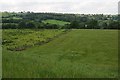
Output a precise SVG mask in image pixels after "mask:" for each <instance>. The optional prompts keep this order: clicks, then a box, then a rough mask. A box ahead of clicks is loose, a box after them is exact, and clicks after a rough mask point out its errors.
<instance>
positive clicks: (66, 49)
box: [3, 30, 118, 78]
mask: <svg viewBox="0 0 120 80" xmlns="http://www.w3.org/2000/svg"><path fill="white" fill-rule="evenodd" d="M3 35H4V36H5V33H4V32H3ZM9 35H11V34H8V35H6V36H9ZM4 36H3V37H4ZM31 37H32V38H34V36H31ZM23 42H24V41H23ZM117 45H118V31H117V30H71V31H69V32H67V33H66V34H63V35H61V36H59V37H58V38H54V39H53V40H52V41H50V42H49V43H46V44H44V45H36V46H34V47H32V48H28V49H27V50H23V51H10V50H7V49H6V48H5V47H3V78H61V77H62V78H115V77H117V76H118V73H117V72H118V46H117Z"/></svg>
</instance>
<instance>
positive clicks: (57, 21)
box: [42, 19, 70, 26]
mask: <svg viewBox="0 0 120 80" xmlns="http://www.w3.org/2000/svg"><path fill="white" fill-rule="evenodd" d="M42 22H43V23H49V24H56V25H60V26H64V25H65V24H70V23H69V22H65V21H59V20H52V19H48V20H44V21H42Z"/></svg>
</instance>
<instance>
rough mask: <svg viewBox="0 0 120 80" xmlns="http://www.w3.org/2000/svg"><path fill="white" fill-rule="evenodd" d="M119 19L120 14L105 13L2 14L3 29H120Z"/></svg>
mask: <svg viewBox="0 0 120 80" xmlns="http://www.w3.org/2000/svg"><path fill="white" fill-rule="evenodd" d="M118 20H119V16H118V15H103V14H91V15H84V14H60V13H33V12H20V13H8V12H3V16H2V21H3V22H2V23H3V29H9V28H10V29H18V28H20V29H21V28H24V29H26V28H27V29H28V28H29V29H33V28H34V29H38V28H39V29H43V28H44V29H66V28H67V29H120V28H119V24H120V21H118ZM8 23H9V24H8ZM69 23H70V25H69ZM14 24H17V25H14ZM9 26H10V27H9Z"/></svg>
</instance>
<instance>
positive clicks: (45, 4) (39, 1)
mask: <svg viewBox="0 0 120 80" xmlns="http://www.w3.org/2000/svg"><path fill="white" fill-rule="evenodd" d="M0 5H1V7H0V11H17V12H19V11H35V12H64V13H65V12H66V13H81V14H83V13H88V14H92V13H104V14H117V10H118V0H109V1H107V0H106V1H105V0H89V1H88V0H9V1H8V0H0Z"/></svg>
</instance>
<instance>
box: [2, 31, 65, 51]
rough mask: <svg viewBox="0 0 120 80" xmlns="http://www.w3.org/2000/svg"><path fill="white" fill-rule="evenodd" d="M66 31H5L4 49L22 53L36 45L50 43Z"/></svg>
mask: <svg viewBox="0 0 120 80" xmlns="http://www.w3.org/2000/svg"><path fill="white" fill-rule="evenodd" d="M65 32H66V30H30V29H25V30H21V29H14V30H13V29H9V30H3V42H2V44H3V47H5V48H7V50H11V51H22V50H26V49H27V48H29V47H32V46H35V45H42V44H44V43H48V42H49V41H51V40H52V39H53V38H55V37H57V36H59V35H60V34H62V33H65Z"/></svg>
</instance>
